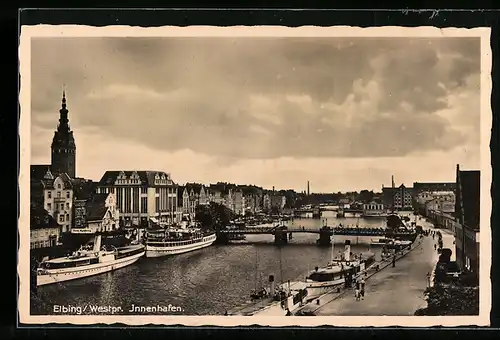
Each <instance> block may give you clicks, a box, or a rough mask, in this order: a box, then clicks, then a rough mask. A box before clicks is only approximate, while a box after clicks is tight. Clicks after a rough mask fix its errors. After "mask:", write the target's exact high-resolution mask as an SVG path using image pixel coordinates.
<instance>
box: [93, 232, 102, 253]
mask: <svg viewBox="0 0 500 340" xmlns="http://www.w3.org/2000/svg"><path fill="white" fill-rule="evenodd" d="M99 250H101V235H96V237H95V238H94V252H98V251H99Z"/></svg>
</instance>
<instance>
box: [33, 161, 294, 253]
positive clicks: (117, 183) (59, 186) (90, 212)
mask: <svg viewBox="0 0 500 340" xmlns="http://www.w3.org/2000/svg"><path fill="white" fill-rule="evenodd" d="M31 202H32V203H33V205H34V207H36V209H34V210H33V211H32V213H33V214H38V215H40V214H39V212H40V211H41V210H40V209H42V210H43V211H46V212H47V213H48V214H49V215H50V216H51V217H52V218H53V219H54V221H55V222H56V223H57V224H58V225H59V226H60V231H61V232H62V233H64V232H75V233H76V232H84V231H85V230H91V231H94V232H95V231H112V230H116V229H118V228H120V227H125V228H132V227H139V226H142V227H144V226H147V225H148V224H149V222H150V221H153V222H158V223H167V224H169V223H178V222H181V221H182V220H183V219H184V220H186V219H187V220H194V218H195V214H196V207H197V206H199V205H206V204H209V203H210V202H215V203H219V204H222V205H224V206H226V207H228V208H229V209H231V210H232V211H234V212H235V213H236V214H239V215H246V214H249V213H257V212H261V211H271V210H273V209H275V210H277V211H281V210H282V209H283V208H284V207H285V204H286V198H285V196H284V195H282V194H281V193H279V192H276V191H274V189H273V190H263V189H261V188H258V187H254V186H237V185H234V184H228V183H217V184H211V185H208V186H205V185H202V184H197V183H188V184H186V185H184V186H181V185H178V184H177V183H175V182H174V181H173V180H172V178H171V176H170V174H168V173H165V172H161V171H106V173H105V174H104V175H103V176H102V178H101V179H100V181H99V182H93V181H90V180H85V179H82V178H71V177H70V176H69V175H68V174H67V173H59V174H58V173H53V172H52V171H51V168H50V166H47V165H44V166H37V165H33V166H31ZM40 218H41V217H40ZM35 239H36V240H35ZM32 243H33V245H32V246H33V247H37V246H41V245H44V244H46V243H45V239H43V240H42V239H40V240H39V238H33V242H32Z"/></svg>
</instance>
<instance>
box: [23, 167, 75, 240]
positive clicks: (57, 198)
mask: <svg viewBox="0 0 500 340" xmlns="http://www.w3.org/2000/svg"><path fill="white" fill-rule="evenodd" d="M31 170H32V171H31V179H30V187H31V203H34V204H36V205H38V206H41V207H43V209H45V210H46V211H47V212H48V213H49V214H50V216H52V217H53V218H54V219H55V220H56V221H57V223H58V224H59V225H60V226H61V228H62V230H61V231H62V232H69V231H70V230H71V225H72V214H73V183H72V181H71V178H70V177H69V176H68V174H66V173H62V174H59V175H57V176H55V175H53V174H52V172H51V170H50V168H47V169H46V171H45V174H44V175H43V177H42V178H39V176H40V166H32V167H31Z"/></svg>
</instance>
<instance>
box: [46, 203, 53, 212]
mask: <svg viewBox="0 0 500 340" xmlns="http://www.w3.org/2000/svg"><path fill="white" fill-rule="evenodd" d="M47 210H49V211H50V210H52V204H51V203H47Z"/></svg>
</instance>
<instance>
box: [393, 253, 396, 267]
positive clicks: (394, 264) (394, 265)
mask: <svg viewBox="0 0 500 340" xmlns="http://www.w3.org/2000/svg"><path fill="white" fill-rule="evenodd" d="M392 267H393V268H394V267H396V256H394V257H393V258H392Z"/></svg>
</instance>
